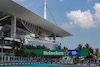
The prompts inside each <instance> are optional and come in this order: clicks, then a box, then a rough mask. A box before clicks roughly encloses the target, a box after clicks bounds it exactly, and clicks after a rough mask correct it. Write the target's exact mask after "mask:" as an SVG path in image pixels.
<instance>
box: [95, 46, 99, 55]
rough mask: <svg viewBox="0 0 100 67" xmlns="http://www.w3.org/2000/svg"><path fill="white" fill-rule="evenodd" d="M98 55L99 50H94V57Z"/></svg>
mask: <svg viewBox="0 0 100 67" xmlns="http://www.w3.org/2000/svg"><path fill="white" fill-rule="evenodd" d="M98 54H99V49H98V48H96V49H95V54H94V55H96V56H98Z"/></svg>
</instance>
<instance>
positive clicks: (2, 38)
mask: <svg viewBox="0 0 100 67" xmlns="http://www.w3.org/2000/svg"><path fill="white" fill-rule="evenodd" d="M0 38H1V40H2V45H1V46H2V49H1V52H2V53H3V47H4V39H5V37H0Z"/></svg>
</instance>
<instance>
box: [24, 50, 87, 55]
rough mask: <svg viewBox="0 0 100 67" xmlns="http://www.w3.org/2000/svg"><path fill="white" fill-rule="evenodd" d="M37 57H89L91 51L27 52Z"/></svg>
mask: <svg viewBox="0 0 100 67" xmlns="http://www.w3.org/2000/svg"><path fill="white" fill-rule="evenodd" d="M25 52H29V53H31V52H34V53H35V54H36V55H37V56H89V50H87V49H85V50H25Z"/></svg>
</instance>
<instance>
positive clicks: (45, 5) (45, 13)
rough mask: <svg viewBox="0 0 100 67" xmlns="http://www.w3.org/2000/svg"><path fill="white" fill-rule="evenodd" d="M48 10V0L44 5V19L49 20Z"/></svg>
mask: <svg viewBox="0 0 100 67" xmlns="http://www.w3.org/2000/svg"><path fill="white" fill-rule="evenodd" d="M46 8H47V4H46V0H45V3H44V19H47V12H46Z"/></svg>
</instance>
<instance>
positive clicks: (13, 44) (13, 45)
mask: <svg viewBox="0 0 100 67" xmlns="http://www.w3.org/2000/svg"><path fill="white" fill-rule="evenodd" d="M11 46H12V51H13V55H14V49H15V42H14V40H13V41H12V43H11Z"/></svg>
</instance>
